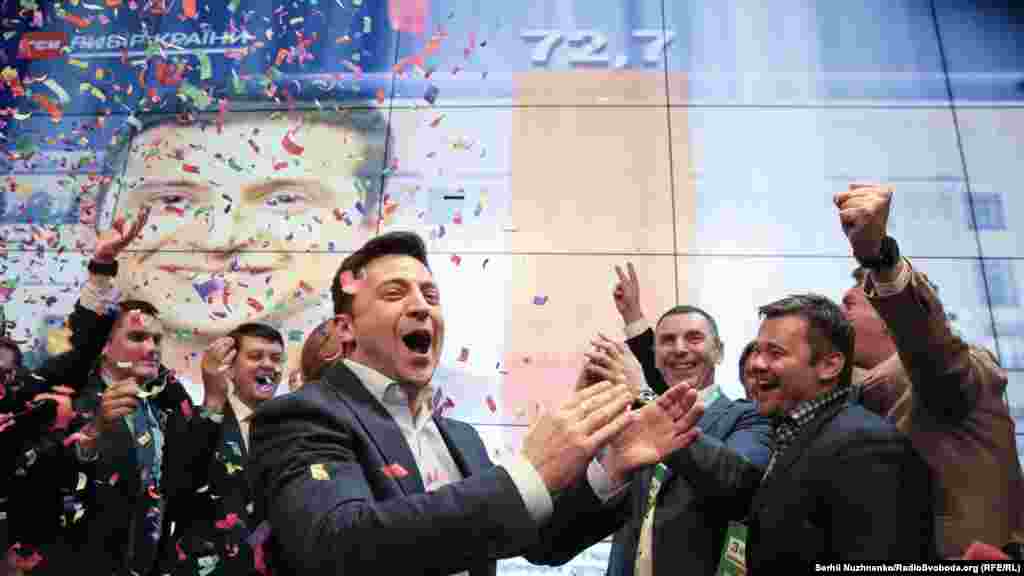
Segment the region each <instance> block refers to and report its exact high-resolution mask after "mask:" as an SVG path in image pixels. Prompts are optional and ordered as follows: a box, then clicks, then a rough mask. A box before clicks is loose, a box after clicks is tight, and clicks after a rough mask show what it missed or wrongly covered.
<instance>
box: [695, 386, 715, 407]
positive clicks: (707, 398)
mask: <svg viewBox="0 0 1024 576" xmlns="http://www.w3.org/2000/svg"><path fill="white" fill-rule="evenodd" d="M718 394H719V389H718V384H711V385H710V386H708V387H707V388H704V389H703V390H701V391H699V392H697V400H699V401H701V402H703V403H704V407H705V408H707V407H708V406H710V405H711V404H713V403H714V402H715V400H718Z"/></svg>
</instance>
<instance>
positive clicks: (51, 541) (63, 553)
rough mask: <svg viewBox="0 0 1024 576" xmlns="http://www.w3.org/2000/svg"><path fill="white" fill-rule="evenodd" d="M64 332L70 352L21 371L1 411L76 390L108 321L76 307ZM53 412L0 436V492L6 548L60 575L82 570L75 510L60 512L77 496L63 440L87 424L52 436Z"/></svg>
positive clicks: (52, 408) (48, 408)
mask: <svg viewBox="0 0 1024 576" xmlns="http://www.w3.org/2000/svg"><path fill="white" fill-rule="evenodd" d="M68 325H69V326H70V328H71V346H72V347H71V349H70V350H69V351H67V352H64V353H62V354H58V355H56V356H52V357H50V358H48V359H47V360H46V361H45V362H44V363H43V364H42V365H41V366H39V367H38V368H36V369H34V370H31V371H29V370H24V371H21V372H20V373H19V374H18V378H17V380H16V385H15V386H14V387H12V389H9V390H5V391H4V392H5V394H4V395H3V398H2V399H0V412H17V411H20V410H24V409H25V403H26V402H30V401H31V400H32V398H33V397H35V395H36V394H40V393H44V392H50V391H51V389H52V388H53V387H54V386H58V385H63V386H69V387H71V388H75V389H77V388H80V387H81V385H82V384H83V383H84V381H85V378H84V377H83V375H84V374H88V373H89V371H90V370H91V369H92V367H93V366H94V365H95V364H96V359H97V358H98V357H99V355H100V351H101V350H102V349H103V345H104V344H106V341H107V337H108V336H109V334H110V330H111V328H112V326H113V317H112V316H110V315H100V314H97V313H95V312H93V311H92V310H89V309H88V308H85V307H83V306H81V304H77V303H76V304H75V309H74V311H73V312H72V313H71V315H70V316H69V317H68ZM76 402H77V401H76ZM56 408H57V407H56V403H55V402H53V401H48V402H47V403H46V405H45V406H43V407H41V408H40V409H38V410H36V411H34V412H33V413H31V414H30V415H26V416H25V417H23V418H19V419H18V422H17V424H16V425H15V426H14V427H12V428H10V429H8V430H7V431H5V432H3V433H0V452H2V454H0V462H2V463H3V464H2V465H3V467H4V470H3V472H2V473H0V493H2V495H3V496H7V497H9V503H8V518H9V526H10V535H9V541H10V543H11V544H14V543H19V544H21V545H22V549H23V550H25V551H26V553H29V551H34V552H36V553H38V554H39V556H40V557H41V558H42V562H40V563H39V564H38V565H37V566H36V568H35V569H34V570H33V574H51V573H52V574H65V573H68V572H70V571H71V569H70V568H71V567H74V568H75V569H80V566H76V565H75V564H74V562H73V561H72V560H71V557H72V556H73V554H72V552H71V551H72V550H73V545H75V544H77V543H78V540H79V536H80V533H79V532H78V531H77V530H76V529H75V528H76V526H75V525H74V523H75V520H74V518H75V516H76V511H77V509H76V508H75V507H74V506H67V507H66V506H65V503H66V501H67V502H68V503H71V502H73V501H75V496H74V495H75V494H77V493H78V492H79V491H78V490H77V488H78V481H77V480H78V475H77V473H76V471H75V466H74V465H73V464H72V463H70V462H69V461H68V458H67V456H68V450H67V449H66V448H65V446H64V443H63V441H64V439H65V438H66V437H67V435H68V433H70V432H72V431H74V430H76V429H77V428H78V427H80V426H81V425H82V423H83V421H84V420H85V419H84V418H76V421H75V422H72V424H71V426H69V428H68V429H67V430H50V428H51V425H52V424H53V423H54V418H55V417H56V414H57V409H56ZM29 454H31V456H29ZM5 549H6V546H5Z"/></svg>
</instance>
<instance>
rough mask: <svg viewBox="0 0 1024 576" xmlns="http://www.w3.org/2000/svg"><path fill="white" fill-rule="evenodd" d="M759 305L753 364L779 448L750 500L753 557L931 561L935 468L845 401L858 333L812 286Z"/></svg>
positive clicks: (761, 560)
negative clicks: (932, 471)
mask: <svg viewBox="0 0 1024 576" xmlns="http://www.w3.org/2000/svg"><path fill="white" fill-rule="evenodd" d="M760 314H761V316H762V317H763V321H762V323H761V327H760V330H759V331H758V336H757V347H756V349H755V352H754V353H753V359H752V362H753V368H754V372H755V375H756V378H757V386H758V390H759V407H760V410H761V413H762V414H764V415H771V416H772V417H773V419H774V433H775V442H776V447H775V454H774V455H773V456H772V461H771V463H769V465H768V472H767V473H766V475H765V478H764V481H763V483H762V485H761V487H760V489H759V490H758V492H757V495H756V496H755V497H754V502H753V504H752V507H751V512H750V517H749V533H748V536H749V538H748V540H747V543H746V561H747V566H748V567H749V568H750V569H751V571H752V572H754V573H760V572H762V571H763V572H765V573H767V572H769V571H774V568H780V569H783V570H785V571H791V570H794V569H800V567H801V566H804V567H807V566H810V564H811V563H813V562H822V563H828V562H842V561H852V562H854V561H865V562H877V561H883V560H887V561H896V560H906V561H921V560H929V559H932V558H933V557H934V554H935V540H934V525H933V520H932V508H933V503H932V494H931V490H930V487H931V476H930V473H929V470H928V466H927V464H926V463H925V461H924V460H923V459H922V458H921V456H920V455H919V454H918V453H917V452H916V451H915V450H914V448H913V446H911V443H910V440H909V439H908V438H907V437H906V436H904V435H903V434H901V433H899V432H898V431H897V430H896V428H895V426H893V425H892V424H891V423H889V422H886V421H885V420H883V419H882V418H881V417H880V416H878V415H876V414H873V413H870V412H868V411H867V410H865V409H864V408H863V407H861V406H858V405H855V404H852V403H850V402H848V393H849V391H850V381H851V373H852V368H853V363H852V357H853V349H854V332H853V327H852V325H851V324H850V322H849V320H848V319H847V318H846V316H845V315H844V314H843V312H842V310H841V309H840V308H839V307H838V306H837V305H836V304H835V303H834V302H832V301H831V300H829V299H828V298H825V297H823V296H817V295H813V294H807V295H795V296H789V297H787V298H783V299H782V300H779V301H777V302H773V303H771V304H768V305H765V306H762V307H761V308H760Z"/></svg>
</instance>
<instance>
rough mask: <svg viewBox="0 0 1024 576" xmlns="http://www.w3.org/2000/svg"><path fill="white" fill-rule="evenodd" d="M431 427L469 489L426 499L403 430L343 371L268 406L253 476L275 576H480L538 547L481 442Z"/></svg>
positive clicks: (260, 414)
mask: <svg viewBox="0 0 1024 576" xmlns="http://www.w3.org/2000/svg"><path fill="white" fill-rule="evenodd" d="M435 422H436V423H437V426H438V428H439V429H440V431H441V434H442V435H443V437H444V439H445V442H446V443H447V445H448V449H449V450H450V451H451V454H452V457H453V458H454V460H455V462H456V464H457V465H458V466H459V469H460V471H461V472H462V474H463V475H464V476H465V479H464V480H462V481H460V482H455V483H453V484H449V485H447V486H444V487H443V488H440V489H438V490H436V491H434V492H431V493H425V492H424V488H423V481H422V479H421V476H420V473H419V471H418V470H417V468H416V464H415V460H414V458H413V454H412V452H411V451H410V450H409V448H408V445H407V443H406V441H405V438H404V437H403V436H402V433H401V431H400V430H399V428H398V425H397V424H396V423H395V422H394V420H393V419H392V418H391V416H390V414H388V412H387V411H386V409H385V408H384V407H383V406H382V405H381V404H380V403H379V402H378V401H377V399H376V398H374V397H373V395H372V394H371V393H370V391H369V390H367V389H366V387H365V386H363V384H362V383H361V382H360V381H359V379H358V378H357V377H356V375H355V374H353V373H352V371H351V370H349V369H348V367H346V366H345V365H344V363H337V364H334V365H333V366H331V367H329V368H327V369H326V370H325V371H324V374H323V378H322V380H320V381H317V382H313V383H310V384H307V385H305V386H303V387H302V388H301V389H299V390H298V391H296V392H294V393H291V394H286V395H284V396H281V397H278V398H274V399H273V400H269V401H267V402H265V403H263V404H262V405H261V406H260V407H259V409H258V410H257V411H256V415H255V416H254V419H253V423H252V428H251V434H252V440H253V443H252V458H251V461H250V466H252V467H253V474H254V477H253V478H254V496H255V500H256V507H257V513H258V514H260V515H261V516H265V517H266V518H268V519H269V521H270V525H271V538H270V540H271V541H270V543H269V544H268V546H267V549H268V556H269V562H271V563H272V568H273V570H274V572H275V573H281V574H324V575H326V574H330V575H332V576H333V575H335V574H371V573H372V574H438V575H449V574H454V573H457V572H459V571H462V570H469V571H470V573H471V574H472V575H473V576H484V575H487V574H494V573H495V559H498V558H505V557H514V556H518V555H520V554H522V553H523V551H524V548H526V547H527V546H529V545H530V544H532V543H534V542H535V541H536V538H537V524H536V522H535V521H534V520H533V518H531V517H530V514H529V512H528V511H527V509H526V505H525V504H524V502H523V499H522V497H521V496H520V494H519V492H518V490H517V488H516V486H515V484H514V483H513V482H512V479H511V477H510V476H509V475H508V472H506V471H505V469H504V468H502V467H495V466H493V465H492V464H491V462H490V459H489V458H488V456H487V451H486V449H485V448H484V445H483V442H481V440H480V437H479V436H478V435H477V433H476V431H475V430H474V429H473V428H472V427H471V426H469V425H468V424H464V423H460V422H457V421H454V420H449V419H446V418H435ZM393 464H398V465H400V466H401V468H402V469H404V471H406V472H407V474H405V475H404V476H403V475H402V474H401V473H397V474H396V473H395V472H394V470H396V467H394V466H392V465H393ZM324 473H326V476H327V477H329V480H323V479H318V478H323V477H324ZM261 507H262V508H263V509H264V510H263V511H261V510H260V508H261Z"/></svg>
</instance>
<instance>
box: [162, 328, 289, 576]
mask: <svg viewBox="0 0 1024 576" xmlns="http://www.w3.org/2000/svg"><path fill="white" fill-rule="evenodd" d="M283 367H284V338H282V337H281V333H280V332H278V331H277V330H276V329H274V328H272V327H270V326H267V325H266V324H258V323H246V324H242V325H240V326H239V327H237V328H235V329H234V330H232V331H231V332H230V333H229V334H228V335H227V336H225V337H223V338H218V339H217V340H215V341H214V342H213V343H211V344H210V346H209V347H208V348H207V349H206V352H205V353H204V354H203V363H202V374H203V381H204V386H210V387H213V388H216V389H224V388H228V389H229V390H230V392H229V395H228V401H227V403H226V404H225V405H224V420H223V423H222V426H221V431H220V434H219V435H218V437H217V442H216V445H215V447H214V452H213V458H212V459H211V460H210V462H209V472H208V476H207V479H208V481H209V483H208V484H207V485H206V486H201V487H200V488H199V489H198V490H197V491H196V493H195V495H194V496H193V502H192V504H191V505H190V506H189V509H190V511H191V513H190V515H189V517H187V518H183V525H182V526H181V528H180V529H179V531H178V534H179V535H180V536H178V537H177V538H176V543H177V553H178V561H179V563H178V565H177V567H176V568H175V574H179V575H181V576H186V575H188V576H191V575H193V574H197V573H199V571H200V567H201V566H202V565H209V564H210V563H212V562H214V561H216V562H217V563H218V564H219V566H220V572H219V573H220V574H224V575H226V576H239V575H249V574H264V573H266V566H265V564H264V562H263V559H262V542H261V541H250V536H252V535H253V533H254V532H256V530H257V529H259V528H260V527H259V526H258V525H257V524H258V523H257V522H256V521H254V516H253V514H252V512H253V504H252V495H251V490H250V487H249V482H248V479H249V475H248V470H249V463H248V460H249V421H250V419H251V417H252V414H253V413H254V412H255V410H256V408H257V407H258V406H259V405H260V404H262V403H263V402H265V401H267V400H269V399H271V398H273V397H274V391H275V390H276V389H277V386H278V384H279V383H280V381H281V374H282V371H283Z"/></svg>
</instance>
